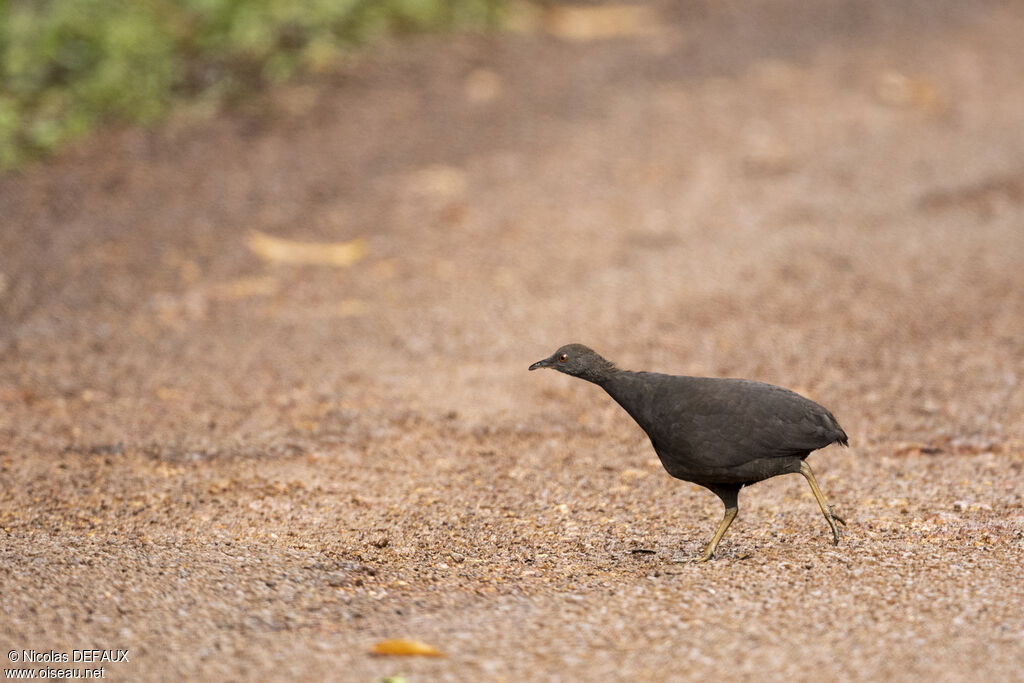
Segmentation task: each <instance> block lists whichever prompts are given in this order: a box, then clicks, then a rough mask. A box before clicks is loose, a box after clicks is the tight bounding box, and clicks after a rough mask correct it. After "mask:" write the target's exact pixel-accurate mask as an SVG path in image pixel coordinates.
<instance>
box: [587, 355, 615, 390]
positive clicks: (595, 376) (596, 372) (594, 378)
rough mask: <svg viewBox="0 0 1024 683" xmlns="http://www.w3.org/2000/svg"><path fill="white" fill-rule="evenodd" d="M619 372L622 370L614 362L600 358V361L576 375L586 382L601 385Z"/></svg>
mask: <svg viewBox="0 0 1024 683" xmlns="http://www.w3.org/2000/svg"><path fill="white" fill-rule="evenodd" d="M620 372H622V370H619V369H618V368H617V367H615V364H614V363H612V362H611V361H607V360H605V359H604V358H602V359H601V362H600V363H596V364H594V365H592V366H590V367H588V368H587V369H586V370H585V371H584V372H581V373H580V374H578V375H576V376H577V377H579V378H580V379H585V380H587V381H588V382H593V383H594V384H596V385H598V386H601V387H603V386H605V384H606V383H608V382H609V381H611V380H612V379H613V378H614V377H615V376H616V375H617V374H618V373H620Z"/></svg>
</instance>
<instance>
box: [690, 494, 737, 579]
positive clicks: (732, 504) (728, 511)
mask: <svg viewBox="0 0 1024 683" xmlns="http://www.w3.org/2000/svg"><path fill="white" fill-rule="evenodd" d="M708 488H709V489H710V490H711V492H712V493H714V494H715V495H716V496H718V497H719V498H721V499H722V505H724V506H725V515H724V516H723V517H722V523H721V524H719V525H718V530H717V531H715V535H714V536H712V537H711V542H710V543H708V547H707V548H705V549H704V554H703V555H701V556H700V557H695V558H693V559H692V560H690V561H691V562H695V563H696V562H707V561H708V560H710V559H711V558H712V557H714V556H715V549H716V548H718V542H719V541H721V540H722V536H725V531H726V529H728V528H729V525H730V524H732V520H734V519H736V515H737V513H739V511H740V509H739V496H740V487H739V486H730V485H715V486H708Z"/></svg>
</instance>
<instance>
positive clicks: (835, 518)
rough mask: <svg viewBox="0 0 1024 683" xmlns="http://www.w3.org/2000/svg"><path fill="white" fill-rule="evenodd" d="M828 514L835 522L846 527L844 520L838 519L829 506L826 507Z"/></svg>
mask: <svg viewBox="0 0 1024 683" xmlns="http://www.w3.org/2000/svg"><path fill="white" fill-rule="evenodd" d="M828 513H829V514H830V515H832V519H834V520H836V521H837V522H839V523H840V524H842V525H843V526H846V520H845V519H843V518H842V517H840V516H839V515H838V514H836V509H835V508H834V507H832V506H831V505H829V506H828Z"/></svg>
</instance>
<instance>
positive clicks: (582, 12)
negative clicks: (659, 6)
mask: <svg viewBox="0 0 1024 683" xmlns="http://www.w3.org/2000/svg"><path fill="white" fill-rule="evenodd" d="M542 22H543V26H544V30H545V31H547V32H548V33H550V34H551V35H554V36H558V37H559V38H563V39H565V40H574V41H579V42H585V41H591V40H602V39H607V38H617V37H620V36H642V35H650V34H652V33H655V32H656V31H657V30H658V27H659V22H658V17H657V15H656V14H655V13H654V11H653V10H651V8H650V7H646V6H643V5H601V6H597V7H590V6H578V7H566V6H555V7H550V8H547V9H546V10H545V11H544V15H543V18H542Z"/></svg>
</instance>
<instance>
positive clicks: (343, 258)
mask: <svg viewBox="0 0 1024 683" xmlns="http://www.w3.org/2000/svg"><path fill="white" fill-rule="evenodd" d="M249 249H251V250H252V252H253V253H254V254H256V255H257V256H259V257H260V258H261V259H263V260H264V261H271V262H273V263H297V264H313V265H326V266H349V265H352V264H353V263H355V262H356V261H358V260H359V259H361V258H363V256H365V255H366V249H367V244H366V240H365V239H363V238H362V237H357V238H356V239H354V240H352V241H350V242H295V241H292V240H286V239H282V238H280V237H273V236H271V235H267V234H266V233H262V232H260V231H258V230H253V231H252V234H251V235H250V236H249Z"/></svg>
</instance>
